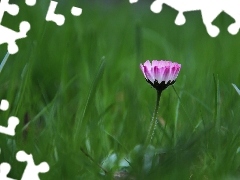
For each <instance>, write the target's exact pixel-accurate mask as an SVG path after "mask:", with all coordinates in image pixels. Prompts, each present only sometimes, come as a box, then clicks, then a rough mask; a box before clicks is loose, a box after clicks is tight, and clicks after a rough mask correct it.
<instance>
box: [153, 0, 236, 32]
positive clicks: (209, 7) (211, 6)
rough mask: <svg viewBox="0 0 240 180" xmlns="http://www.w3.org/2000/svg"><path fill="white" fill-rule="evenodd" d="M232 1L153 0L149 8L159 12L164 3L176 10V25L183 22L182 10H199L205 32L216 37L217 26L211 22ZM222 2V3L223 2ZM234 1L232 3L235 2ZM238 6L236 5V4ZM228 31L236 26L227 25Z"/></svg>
mask: <svg viewBox="0 0 240 180" xmlns="http://www.w3.org/2000/svg"><path fill="white" fill-rule="evenodd" d="M233 1H236V2H237V0H231V3H229V1H226V4H225V1H219V0H213V1H200V0H182V1H178V0H155V1H154V2H153V3H152V4H151V7H150V8H151V10H152V12H154V13H159V12H161V10H162V6H163V4H166V5H168V6H170V7H172V8H173V9H175V10H177V11H178V15H177V17H176V19H175V24H177V25H183V24H184V23H185V21H186V20H185V17H184V15H183V13H184V12H189V11H197V10H200V11H201V14H202V19H203V23H204V25H205V27H206V29H207V32H208V34H209V35H210V36H212V37H216V36H217V35H218V34H219V32H220V30H219V28H218V27H217V26H214V25H213V24H212V22H213V21H214V20H215V19H216V17H217V16H218V15H219V14H220V13H221V12H222V11H224V10H225V9H226V7H227V6H228V7H229V4H230V6H232V3H233ZM223 2H224V3H223ZM236 2H234V4H236ZM236 7H238V6H236ZM229 31H230V32H233V33H236V27H235V26H231V27H229Z"/></svg>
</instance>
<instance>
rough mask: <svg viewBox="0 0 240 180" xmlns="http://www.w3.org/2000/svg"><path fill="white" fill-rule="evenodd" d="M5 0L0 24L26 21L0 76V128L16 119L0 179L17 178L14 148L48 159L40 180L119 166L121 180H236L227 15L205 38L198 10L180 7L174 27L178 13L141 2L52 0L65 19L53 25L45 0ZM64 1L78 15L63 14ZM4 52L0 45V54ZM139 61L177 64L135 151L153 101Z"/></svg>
mask: <svg viewBox="0 0 240 180" xmlns="http://www.w3.org/2000/svg"><path fill="white" fill-rule="evenodd" d="M10 2H11V3H16V4H18V5H19V7H20V13H19V15H18V16H16V17H13V16H10V15H8V14H7V13H5V15H4V18H3V21H2V23H1V24H2V25H4V26H7V27H9V28H11V29H13V30H15V31H18V26H19V23H20V22H21V21H22V20H27V21H29V22H30V24H31V30H30V31H29V33H28V37H27V38H25V39H22V40H18V41H17V44H18V46H19V49H20V50H19V52H18V53H17V54H15V55H10V57H9V59H8V61H7V63H6V65H5V67H4V69H3V71H2V72H1V76H0V83H1V86H0V97H1V99H7V100H8V101H9V102H10V108H9V110H8V111H6V112H1V113H0V118H1V125H3V126H6V125H7V119H8V117H9V116H17V117H19V119H20V124H19V125H18V126H17V128H16V135H15V136H14V137H10V136H6V135H3V134H0V143H1V144H0V148H1V154H0V162H8V163H10V164H11V166H12V169H11V171H10V173H9V177H11V178H14V179H20V177H21V175H22V173H23V170H24V168H25V166H26V164H24V163H21V162H18V161H17V160H16V158H15V155H16V153H17V152H18V151H19V150H24V151H26V152H27V153H28V154H29V153H31V154H33V157H34V160H35V163H36V164H39V163H41V162H42V161H46V162H48V163H49V165H50V171H49V172H48V173H46V174H40V175H39V177H40V178H41V179H63V180H69V179H71V180H73V179H93V180H94V179H114V175H115V176H116V174H117V173H118V174H119V173H120V172H122V173H123V174H124V173H125V174H129V176H128V177H127V179H130V178H135V179H231V180H232V179H239V177H240V169H239V165H240V154H239V147H240V139H239V127H240V126H239V125H240V121H239V118H240V113H239V112H240V111H239V108H240V97H239V96H238V94H237V93H236V91H235V90H234V88H233V87H232V85H231V83H234V84H236V85H237V86H240V83H239V82H240V76H239V75H240V71H239V63H238V61H239V58H240V57H239V56H240V52H239V42H240V34H239V33H238V35H235V36H232V35H230V34H229V33H228V32H227V27H228V26H229V25H230V24H231V23H233V19H231V17H229V16H228V15H227V14H224V13H222V14H220V15H219V16H218V17H217V19H216V20H215V21H214V23H213V24H215V25H217V26H218V27H220V30H221V32H220V34H219V36H218V37H216V38H211V37H210V36H209V35H208V34H207V32H206V29H205V27H204V25H203V23H202V19H201V13H200V11H197V12H188V13H185V17H186V20H187V21H186V23H185V24H184V25H183V26H176V25H175V24H174V20H175V17H176V15H177V11H175V10H173V9H171V8H169V7H168V6H166V5H165V6H163V10H162V12H161V13H160V14H154V13H152V12H151V11H150V4H151V2H150V1H149V2H141V1H140V2H138V3H136V4H130V3H129V2H128V1H127V0H126V1H116V2H114V1H106V2H105V3H103V2H98V1H92V2H89V1H59V4H58V6H57V9H56V13H61V14H63V15H65V17H66V20H65V24H64V25H63V26H60V27H58V26H57V25H56V24H55V23H53V22H46V21H45V16H46V13H47V10H48V6H49V1H37V4H36V5H35V6H34V7H28V6H26V5H25V3H24V1H21V2H19V1H10ZM72 6H76V7H80V8H82V9H83V14H82V15H81V16H80V17H74V16H72V15H71V13H70V9H71V7H72ZM6 52H7V45H6V44H4V45H1V47H0V57H2V59H3V57H4V56H5V54H6ZM147 59H149V60H153V59H167V60H172V61H176V62H178V63H181V64H182V69H181V71H180V74H179V77H178V79H177V82H176V83H175V85H174V88H175V89H176V92H175V91H174V88H173V87H169V88H168V89H167V90H165V91H164V92H163V95H162V98H161V102H160V111H159V113H158V119H159V125H158V127H157V129H156V132H155V136H154V137H153V141H152V146H151V147H149V148H147V149H144V148H142V149H141V148H140V149H141V150H136V149H137V148H136V147H139V146H138V145H143V143H144V141H145V139H146V135H147V131H148V127H149V124H150V120H151V116H152V113H153V110H154V105H155V98H156V92H155V90H154V89H153V88H152V87H151V86H150V85H149V84H148V83H146V81H145V79H144V76H143V75H142V72H141V71H140V68H139V64H140V63H143V62H145V60H147ZM178 96H179V97H180V100H179V98H178ZM133 149H135V150H133ZM149 149H151V150H153V151H154V153H153V154H154V155H153V156H147V154H149V153H150V150H149ZM114 154H115V155H116V157H117V158H116V159H115V160H114V162H113V163H112V164H111V163H110V161H111V160H113V159H114V158H108V159H107V161H106V163H105V164H107V165H106V167H105V166H104V163H103V161H104V159H105V160H106V157H112V156H111V155H114ZM150 154H151V153H150ZM144 157H145V159H146V157H147V159H148V160H149V162H152V165H151V163H150V165H149V164H147V165H146V162H145V161H144V160H143V159H144ZM123 158H127V159H129V158H130V159H131V162H129V164H128V163H127V164H128V165H127V167H125V170H123V169H122V168H121V167H120V166H119V165H118V164H119V163H118V161H120V160H121V159H123ZM109 159H110V160H109ZM154 163H155V164H154ZM99 166H101V167H102V168H105V170H106V171H107V173H106V174H104V173H103V171H102V170H101V167H99ZM146 166H147V167H148V168H147V170H146V168H144V167H146ZM115 178H116V177H115Z"/></svg>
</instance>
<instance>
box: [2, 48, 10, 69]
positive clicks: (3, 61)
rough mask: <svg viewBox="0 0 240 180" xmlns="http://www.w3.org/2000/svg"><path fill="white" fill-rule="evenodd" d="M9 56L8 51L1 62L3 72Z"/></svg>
mask: <svg viewBox="0 0 240 180" xmlns="http://www.w3.org/2000/svg"><path fill="white" fill-rule="evenodd" d="M8 57H9V53H8V52H7V54H6V55H5V57H4V58H3V60H2V62H1V64H0V73H1V72H2V69H3V67H4V65H5V64H6V62H7V60H8Z"/></svg>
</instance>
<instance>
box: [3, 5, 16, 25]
mask: <svg viewBox="0 0 240 180" xmlns="http://www.w3.org/2000/svg"><path fill="white" fill-rule="evenodd" d="M4 12H8V13H9V14H10V15H12V16H16V15H17V14H18V12H19V7H18V5H16V4H9V0H1V2H0V24H1V22H2V18H3V15H4Z"/></svg>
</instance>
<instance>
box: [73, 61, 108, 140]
mask: <svg viewBox="0 0 240 180" xmlns="http://www.w3.org/2000/svg"><path fill="white" fill-rule="evenodd" d="M104 67H105V57H103V58H102V62H101V64H100V67H99V69H98V72H97V74H96V76H95V79H94V80H93V83H92V87H91V88H90V91H89V94H88V98H87V102H86V104H85V107H84V110H83V112H82V115H81V116H80V118H78V119H77V122H76V129H75V131H74V137H73V138H74V140H75V139H76V138H77V135H78V133H79V129H80V125H81V124H82V121H83V119H84V117H85V114H86V112H87V110H88V108H89V106H90V104H91V101H92V99H93V96H94V93H95V92H96V89H97V86H98V82H99V81H100V79H101V77H102V74H103V70H104ZM78 112H80V111H79V110H78ZM77 117H79V115H78V116H77Z"/></svg>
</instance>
